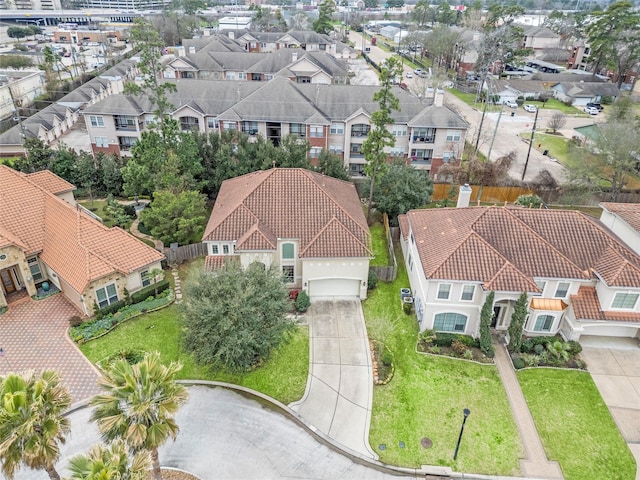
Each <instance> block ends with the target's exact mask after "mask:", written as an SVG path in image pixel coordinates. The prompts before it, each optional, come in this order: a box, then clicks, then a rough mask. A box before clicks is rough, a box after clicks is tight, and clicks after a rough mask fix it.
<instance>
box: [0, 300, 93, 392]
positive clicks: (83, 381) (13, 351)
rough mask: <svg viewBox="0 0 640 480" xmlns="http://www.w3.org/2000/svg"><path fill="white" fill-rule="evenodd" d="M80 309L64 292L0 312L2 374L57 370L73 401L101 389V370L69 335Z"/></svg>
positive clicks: (23, 302)
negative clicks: (0, 313)
mask: <svg viewBox="0 0 640 480" xmlns="http://www.w3.org/2000/svg"><path fill="white" fill-rule="evenodd" d="M73 315H78V311H77V310H76V309H75V308H74V307H73V306H72V305H71V304H70V303H69V302H68V301H67V299H66V298H65V297H64V296H63V295H62V294H58V295H55V296H53V297H50V298H47V299H45V300H38V301H35V300H32V299H30V298H29V299H25V300H23V301H19V302H17V303H16V304H12V305H10V307H9V310H8V311H7V312H6V313H4V314H2V315H0V347H1V348H2V349H3V350H4V356H2V357H1V358H0V374H6V373H7V372H10V371H11V372H21V371H23V370H29V369H32V370H36V371H41V370H44V369H52V370H56V371H58V372H59V373H60V377H61V378H62V382H63V383H64V384H65V385H66V386H67V388H68V389H69V392H70V393H71V397H72V402H73V403H76V402H79V401H81V400H86V399H87V398H90V397H92V396H93V395H95V394H96V393H98V392H99V388H98V385H97V383H96V382H97V379H98V372H97V371H96V369H95V368H94V367H93V365H91V363H90V362H89V361H88V360H87V359H86V358H85V357H84V355H82V353H81V352H80V350H78V348H77V347H76V346H75V345H74V344H73V342H72V341H71V340H70V339H69V338H68V337H67V335H66V332H67V328H68V327H69V318H70V317H72V316H73Z"/></svg>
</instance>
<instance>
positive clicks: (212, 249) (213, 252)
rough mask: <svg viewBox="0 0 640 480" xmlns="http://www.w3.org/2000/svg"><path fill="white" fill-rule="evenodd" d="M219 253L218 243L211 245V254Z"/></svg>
mask: <svg viewBox="0 0 640 480" xmlns="http://www.w3.org/2000/svg"><path fill="white" fill-rule="evenodd" d="M219 254H220V249H219V248H218V245H215V244H214V245H211V255H219Z"/></svg>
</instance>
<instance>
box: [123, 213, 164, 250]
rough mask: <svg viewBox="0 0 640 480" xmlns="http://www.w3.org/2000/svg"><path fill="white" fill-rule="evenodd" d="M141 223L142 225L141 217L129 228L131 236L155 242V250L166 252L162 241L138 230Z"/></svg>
mask: <svg viewBox="0 0 640 480" xmlns="http://www.w3.org/2000/svg"><path fill="white" fill-rule="evenodd" d="M136 214H137V215H140V212H139V211H138V210H136ZM139 223H140V217H138V218H136V219H135V220H134V221H133V223H132V224H131V227H129V231H130V232H131V235H133V236H134V237H138V238H143V239H145V240H150V241H151V242H153V245H154V247H155V249H156V250H158V251H160V252H162V251H163V250H164V243H162V241H160V240H158V239H156V238H153V237H152V236H151V235H146V234H144V233H142V232H141V231H140V230H138V224H139Z"/></svg>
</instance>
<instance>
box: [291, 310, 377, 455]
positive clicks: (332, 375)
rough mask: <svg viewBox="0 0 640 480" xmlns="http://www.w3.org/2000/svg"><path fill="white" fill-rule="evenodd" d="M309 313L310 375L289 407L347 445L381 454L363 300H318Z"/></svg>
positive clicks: (362, 452) (351, 447)
mask: <svg viewBox="0 0 640 480" xmlns="http://www.w3.org/2000/svg"><path fill="white" fill-rule="evenodd" d="M305 317H306V318H307V319H308V323H309V343H310V355H309V356H310V358H309V360H310V366H309V378H308V380H307V389H306V391H305V394H304V396H303V397H302V399H301V400H300V401H298V402H294V403H292V404H291V405H289V406H290V407H291V408H292V409H293V410H294V411H295V412H297V413H298V414H299V415H300V416H301V417H302V418H304V420H305V422H307V424H309V425H312V426H313V427H315V428H317V429H318V430H320V431H321V432H323V433H325V434H326V435H328V436H329V437H330V438H332V439H334V440H335V441H337V442H338V443H340V444H341V445H343V446H344V447H346V448H348V449H350V450H353V451H354V452H357V453H359V454H361V455H366V456H368V457H370V458H378V457H377V455H376V454H375V453H374V452H373V450H372V449H371V447H370V445H369V425H370V420H371V403H372V401H373V371H372V365H371V355H370V350H369V339H368V337H367V330H366V327H365V323H364V315H363V313H362V306H361V304H360V300H359V299H357V298H353V299H348V298H331V299H326V300H321V301H315V302H314V303H313V304H312V305H311V308H309V310H308V311H307V313H306V314H305Z"/></svg>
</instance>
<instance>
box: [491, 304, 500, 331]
mask: <svg viewBox="0 0 640 480" xmlns="http://www.w3.org/2000/svg"><path fill="white" fill-rule="evenodd" d="M501 309H502V307H501V306H500V305H496V306H494V307H493V317H491V328H496V325H497V324H498V319H499V318H500V310H501Z"/></svg>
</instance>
